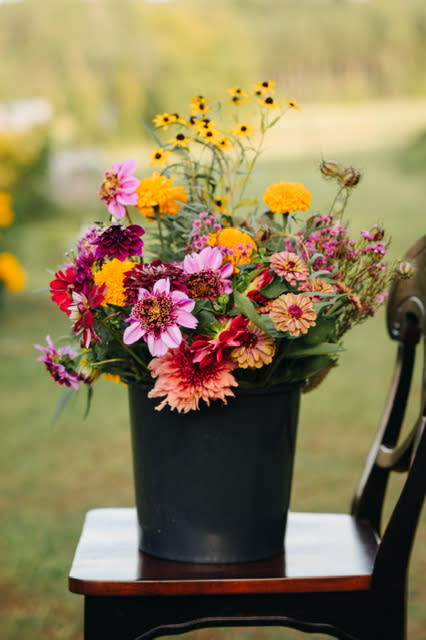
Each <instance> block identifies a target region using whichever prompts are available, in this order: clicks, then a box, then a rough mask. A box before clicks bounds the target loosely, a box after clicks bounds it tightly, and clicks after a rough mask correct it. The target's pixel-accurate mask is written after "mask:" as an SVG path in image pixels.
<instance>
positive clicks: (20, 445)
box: [0, 151, 426, 640]
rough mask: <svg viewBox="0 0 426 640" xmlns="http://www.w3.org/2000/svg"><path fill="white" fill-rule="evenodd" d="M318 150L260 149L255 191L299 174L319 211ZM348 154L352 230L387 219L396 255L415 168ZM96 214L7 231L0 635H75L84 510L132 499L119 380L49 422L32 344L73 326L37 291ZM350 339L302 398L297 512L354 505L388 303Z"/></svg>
mask: <svg viewBox="0 0 426 640" xmlns="http://www.w3.org/2000/svg"><path fill="white" fill-rule="evenodd" d="M338 159H339V158H338ZM316 161H317V160H316V159H313V158H312V157H308V158H300V159H297V160H290V159H289V158H279V157H277V156H274V157H273V159H270V160H269V161H268V160H265V161H264V162H263V163H262V164H261V166H260V169H259V172H258V182H259V184H262V187H260V188H261V189H263V186H265V185H266V184H268V183H270V182H273V181H276V180H279V179H283V177H285V178H286V179H289V180H291V179H295V180H302V181H304V182H305V184H306V185H307V186H308V188H310V190H311V191H313V193H314V194H315V201H314V205H313V206H314V208H322V209H325V208H326V205H327V202H330V199H331V197H332V193H333V189H332V187H331V186H330V184H329V183H327V182H325V181H323V180H321V178H320V177H319V175H318V172H317V171H315V166H314V165H315V163H316ZM350 162H351V163H352V164H354V165H355V166H359V167H361V168H362V169H363V170H364V172H365V177H364V178H363V181H362V184H361V185H360V186H359V188H358V189H357V190H356V191H355V192H354V195H353V199H352V201H351V202H350V204H349V209H348V212H349V215H350V217H351V219H352V220H353V222H352V227H353V229H354V230H356V229H361V228H366V227H367V226H368V225H371V224H373V223H375V222H378V221H382V222H383V223H384V224H385V225H386V227H387V228H388V229H389V230H390V232H391V234H392V236H393V239H394V243H393V247H392V258H396V257H398V256H399V255H400V254H401V253H402V252H403V251H404V250H405V249H406V248H408V246H409V245H410V244H412V243H413V242H414V241H415V240H416V239H417V238H418V237H419V236H420V235H421V234H422V233H424V195H425V194H424V181H423V176H420V175H413V174H411V175H402V174H401V173H400V170H399V168H398V164H397V162H396V153H394V152H392V151H386V152H385V151H382V152H372V151H369V152H362V151H357V152H356V154H352V155H351V157H350ZM95 193H96V192H95ZM95 197H96V196H94V199H95ZM90 219H91V215H90V211H89V212H88V213H87V208H86V209H85V210H84V212H83V213H82V214H80V213H79V212H78V211H77V210H76V212H75V213H74V214H73V215H72V216H70V217H69V218H66V219H61V220H52V219H48V220H44V221H37V222H34V223H33V224H31V225H30V224H28V225H27V226H26V227H25V232H24V233H23V234H21V235H18V234H15V236H14V238H13V241H14V248H15V250H16V252H17V253H18V255H19V256H20V258H21V260H22V262H23V263H24V264H25V266H26V268H27V270H28V273H29V286H28V289H27V291H26V292H25V293H24V294H21V295H19V296H15V297H11V296H8V297H7V298H6V300H5V302H4V305H3V308H2V309H1V325H2V332H1V334H0V353H1V356H2V360H1V362H2V371H1V381H2V384H1V387H0V406H1V413H2V421H1V422H2V446H1V448H0V461H1V462H0V479H1V486H2V491H1V494H0V509H1V517H2V520H1V522H2V536H1V539H0V553H1V558H2V576H1V586H0V589H1V596H0V608H1V619H2V622H1V632H0V636H1V637H2V638H5V639H6V638H7V639H8V640H22V638H34V639H36V638H43V639H44V640H51V639H52V640H53V639H54V640H60V639H64V640H65V639H66V640H77V639H79V638H81V637H82V635H81V633H82V599H81V598H79V597H77V596H75V595H72V594H70V593H68V590H67V575H68V570H69V567H70V563H71V559H72V554H73V552H74V548H75V544H76V541H77V537H78V534H79V531H80V528H81V524H82V521H83V517H84V514H85V512H86V511H87V510H88V509H90V508H92V507H95V506H97V507H100V506H130V505H132V504H133V486H132V475H131V474H132V469H131V459H130V439H129V428H128V419H127V404H126V400H127V399H126V392H125V389H124V388H123V387H120V386H116V385H114V384H112V383H108V382H104V381H101V382H100V383H99V384H98V385H97V388H96V389H95V394H94V401H93V406H92V411H91V413H90V416H89V417H88V418H87V419H86V420H83V419H82V418H81V416H82V413H83V411H84V399H83V398H80V399H78V398H77V399H76V401H75V402H74V403H73V404H72V405H70V406H68V407H67V409H66V411H65V412H64V414H63V415H62V417H61V418H60V420H59V422H58V424H57V425H56V426H54V427H51V426H50V425H49V420H50V417H51V415H52V412H53V409H54V407H55V404H56V402H57V400H58V398H59V395H60V390H59V389H58V388H57V387H56V386H55V385H54V384H53V382H51V381H50V379H49V378H48V376H47V374H46V373H45V372H44V370H43V369H42V367H41V366H40V364H39V363H37V362H36V359H35V358H36V353H35V351H34V350H33V348H32V344H33V343H35V342H42V343H44V337H45V335H46V334H50V335H52V337H54V338H56V337H58V336H60V335H61V334H63V333H64V332H67V331H68V328H67V323H66V318H64V317H63V315H62V314H61V313H60V312H59V311H57V310H56V308H54V307H53V305H52V304H51V303H50V301H49V299H48V296H47V294H46V293H34V292H33V290H35V289H39V288H41V287H43V286H46V285H47V283H48V280H49V274H48V273H46V269H47V268H52V269H54V268H55V267H56V266H57V265H58V264H61V263H62V261H63V250H64V249H65V248H67V247H68V246H69V245H70V244H71V243H72V241H73V240H74V238H75V236H76V234H77V233H78V231H79V226H80V224H81V223H82V222H83V221H84V220H87V221H88V220H90ZM345 346H346V347H347V350H346V351H345V352H344V354H343V357H342V360H341V365H340V367H339V370H338V371H337V372H336V371H335V372H332V373H331V374H330V376H329V378H328V379H326V380H325V382H324V383H323V385H322V387H320V389H319V390H316V391H314V392H312V393H311V394H309V395H306V396H304V398H303V406H302V415H301V420H300V429H299V436H298V437H299V440H298V451H297V460H296V469H295V478H294V490H293V497H292V507H293V509H297V510H321V509H324V510H333V511H334V510H336V511H345V510H346V509H347V508H348V505H349V503H350V499H351V495H352V492H353V489H354V487H355V485H356V482H357V480H358V476H359V473H360V471H361V468H362V465H363V461H364V458H365V455H366V453H367V450H368V447H369V445H370V443H371V441H372V438H373V434H374V431H375V428H376V425H377V422H378V418H379V415H380V412H381V410H382V408H383V406H384V402H385V392H386V388H387V382H388V372H389V371H390V367H391V365H392V362H393V358H394V352H393V348H392V344H391V343H390V342H389V341H388V340H387V339H386V337H385V335H384V319H383V314H379V315H378V316H377V317H376V318H375V319H373V320H372V321H371V322H369V323H368V324H366V325H363V326H360V327H359V328H357V329H355V330H354V331H353V333H352V334H350V335H349V336H348V338H347V339H346V341H345ZM360 399H361V401H360ZM425 543H426V520H425V519H423V521H422V523H421V526H420V531H419V535H418V538H417V541H416V545H415V548H414V553H413V556H412V562H411V572H410V581H409V634H408V637H409V638H410V639H413V640H414V639H415V640H426V610H425V607H424V602H425V600H426V584H425V581H424V575H425V573H426V544H425ZM194 634H195V635H196V636H198V637H199V638H200V639H201V638H204V639H206V638H211V637H212V638H213V637H214V638H219V637H221V636H222V635H223V636H225V635H226V636H227V637H229V636H230V635H231V634H232V635H233V636H234V637H235V636H236V635H239V636H240V637H244V638H257V639H259V638H262V639H263V638H264V639H267V638H271V639H272V638H278V637H279V638H280V639H283V640H287V639H291V638H301V637H304V636H302V634H299V633H297V632H293V631H290V630H281V629H279V630H278V629H275V630H274V629H247V630H239V631H230V630H227V631H218V630H216V631H210V630H203V631H198V632H194ZM312 637H313V638H320V637H324V636H319V635H318V634H316V635H313V636H312Z"/></svg>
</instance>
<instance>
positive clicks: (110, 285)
mask: <svg viewBox="0 0 426 640" xmlns="http://www.w3.org/2000/svg"><path fill="white" fill-rule="evenodd" d="M134 266H135V263H134V262H132V261H131V260H119V259H118V258H113V259H112V260H110V261H109V262H105V264H103V265H102V267H101V268H100V269H99V271H96V272H95V274H94V276H93V279H94V281H95V282H96V284H97V285H99V286H101V285H102V284H105V285H106V292H105V298H104V301H103V302H102V305H103V306H105V305H107V304H115V305H117V306H118V307H124V306H125V304H126V295H125V291H124V287H123V281H124V274H125V273H126V271H130V270H131V269H132V268H133V267H134Z"/></svg>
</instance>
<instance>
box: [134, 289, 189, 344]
mask: <svg viewBox="0 0 426 640" xmlns="http://www.w3.org/2000/svg"><path fill="white" fill-rule="evenodd" d="M194 306H195V301H194V300H191V298H188V296H187V295H186V293H184V292H183V291H172V292H170V280H169V278H162V279H161V280H158V281H157V282H156V283H155V284H154V287H153V289H152V292H151V291H148V290H147V289H139V299H138V301H137V302H136V304H135V305H134V307H133V308H132V310H131V313H130V317H129V319H128V322H130V325H129V326H128V327H127V329H126V330H125V331H124V336H123V340H124V343H125V344H132V343H133V342H136V341H137V340H139V339H140V338H143V339H144V340H145V341H146V343H147V345H148V349H149V350H150V352H151V354H152V355H153V356H162V355H164V354H165V353H166V351H167V350H168V349H174V348H175V347H178V346H179V345H180V343H181V342H182V333H181V331H180V329H179V325H180V326H182V327H187V328H188V329H195V327H196V326H197V323H198V320H197V318H196V317H195V316H193V315H192V314H191V311H192V310H193V308H194Z"/></svg>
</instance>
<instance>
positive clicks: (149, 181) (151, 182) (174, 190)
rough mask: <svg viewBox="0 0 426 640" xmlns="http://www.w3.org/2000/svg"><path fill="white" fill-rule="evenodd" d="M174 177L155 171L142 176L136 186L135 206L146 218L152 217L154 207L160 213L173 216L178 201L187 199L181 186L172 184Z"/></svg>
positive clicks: (176, 209) (177, 206) (175, 212)
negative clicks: (136, 198)
mask: <svg viewBox="0 0 426 640" xmlns="http://www.w3.org/2000/svg"><path fill="white" fill-rule="evenodd" d="M174 180H175V178H167V176H162V175H160V174H159V173H157V172H155V173H153V174H152V176H150V177H149V178H143V179H142V180H141V181H140V183H139V186H138V188H137V193H138V203H137V205H136V207H137V208H138V209H139V211H140V213H141V214H142V215H144V216H145V217H146V218H154V217H155V213H154V207H158V208H159V211H160V213H162V214H167V215H171V216H175V215H176V214H177V212H178V211H179V207H180V203H182V202H186V201H187V199H188V198H187V195H186V192H185V189H184V188H183V187H176V186H174V185H173V181H174Z"/></svg>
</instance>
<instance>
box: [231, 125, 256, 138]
mask: <svg viewBox="0 0 426 640" xmlns="http://www.w3.org/2000/svg"><path fill="white" fill-rule="evenodd" d="M254 132H255V128H254V126H253V125H252V124H247V123H245V122H242V123H241V124H239V125H238V126H237V127H235V128H234V129H231V133H232V134H233V135H234V136H237V137H245V138H251V137H252V136H253V135H254Z"/></svg>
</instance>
